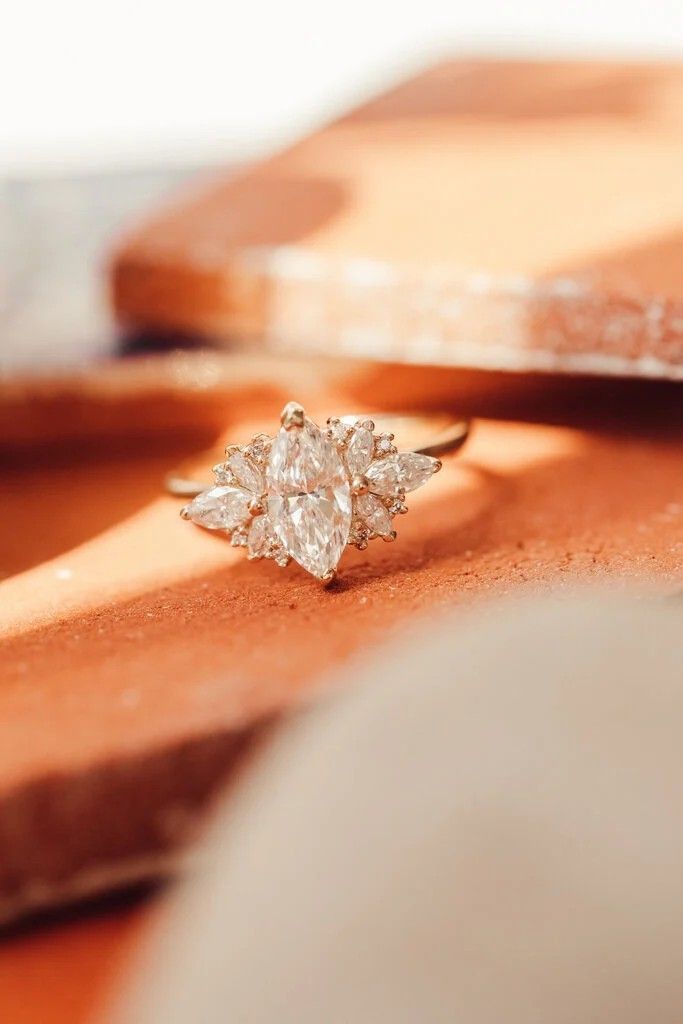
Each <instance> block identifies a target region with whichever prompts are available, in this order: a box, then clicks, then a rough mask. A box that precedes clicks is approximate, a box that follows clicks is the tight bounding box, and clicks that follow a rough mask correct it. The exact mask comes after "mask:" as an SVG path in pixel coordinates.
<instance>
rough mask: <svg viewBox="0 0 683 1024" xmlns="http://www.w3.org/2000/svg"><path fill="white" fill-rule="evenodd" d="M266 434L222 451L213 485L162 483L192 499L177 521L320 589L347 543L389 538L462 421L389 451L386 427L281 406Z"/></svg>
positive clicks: (173, 477) (390, 421) (462, 435)
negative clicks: (295, 572)
mask: <svg viewBox="0 0 683 1024" xmlns="http://www.w3.org/2000/svg"><path fill="white" fill-rule="evenodd" d="M381 419H382V420H386V421H387V426H388V427H390V428H393V429H395V430H400V429H401V428H403V427H406V426H407V427H408V428H413V432H414V428H415V427H416V426H417V427H418V428H419V427H420V426H422V427H423V428H424V424H425V422H427V424H428V425H431V427H432V428H434V423H433V420H434V418H433V417H432V419H431V424H430V418H429V417H425V416H418V415H401V416H389V417H387V416H382V417H381ZM280 422H281V427H280V430H279V431H278V432H277V434H276V435H275V436H274V437H270V436H268V435H267V434H257V435H256V436H255V437H254V438H252V440H251V441H250V442H249V443H248V444H245V445H228V446H227V448H226V449H225V460H224V461H222V462H220V463H219V464H218V465H216V466H214V468H213V473H214V477H215V480H214V482H213V484H210V485H209V484H201V483H198V482H196V481H194V480H188V479H186V478H185V477H184V476H183V475H182V474H179V473H171V474H170V475H169V476H168V477H167V478H166V487H167V489H168V490H169V491H170V492H171V493H172V494H174V495H176V496H180V497H191V498H192V499H193V500H192V501H190V503H189V504H188V505H185V506H184V508H182V509H181V511H180V514H181V516H182V517H183V519H187V520H191V521H192V522H193V523H196V524H197V525H198V526H203V527H204V528H205V529H208V530H220V531H223V532H225V533H227V534H228V535H230V537H231V541H232V544H233V545H235V546H236V547H245V548H246V549H247V557H248V558H250V559H259V558H270V559H273V560H274V561H275V562H276V563H277V564H278V565H282V566H285V565H288V564H289V562H290V561H291V560H294V561H295V562H297V563H298V564H299V565H300V566H302V567H303V568H304V569H306V571H307V572H309V573H311V575H312V576H315V577H316V578H317V579H319V580H322V581H323V582H325V583H327V582H329V581H330V580H332V579H333V578H334V576H335V573H336V570H337V565H338V563H339V560H340V558H341V556H342V554H343V552H344V548H345V547H346V546H347V545H353V546H355V547H357V548H360V549H361V550H363V549H364V548H366V547H367V546H368V543H369V541H371V540H374V539H375V538H377V537H381V538H382V539H383V540H385V541H392V540H395V538H396V531H395V530H394V528H393V519H394V517H395V516H397V515H401V514H403V513H405V512H407V511H408V509H407V506H406V504H405V496H406V493H407V492H409V491H414V490H415V489H416V488H418V487H421V486H422V485H423V484H426V483H427V481H428V480H429V479H430V478H431V476H432V475H433V474H434V473H436V472H437V471H438V470H439V469H440V468H441V462H440V461H439V459H438V458H436V456H437V455H442V454H445V453H446V452H452V451H456V450H457V449H458V448H460V447H461V446H462V445H463V444H464V442H465V441H466V439H467V436H468V433H469V422H468V421H467V420H456V419H453V418H449V419H448V420H447V421H446V423H445V426H444V425H443V424H442V425H441V430H440V432H439V433H438V434H437V436H435V437H431V438H430V443H428V444H425V445H423V446H422V447H415V448H414V449H413V450H411V451H399V450H398V449H397V447H396V445H395V444H394V433H393V432H392V430H391V429H389V430H388V431H386V432H384V431H382V430H379V429H378V427H377V426H376V423H375V418H374V417H373V418H368V417H364V416H343V417H340V418H330V419H329V420H328V421H327V426H326V427H324V428H321V427H319V426H318V425H317V424H316V423H314V422H313V420H311V419H309V417H308V416H307V415H306V413H305V412H304V409H303V407H302V406H301V405H298V404H297V403H296V402H289V403H288V404H287V405H286V406H285V408H284V409H283V410H282V414H281V417H280Z"/></svg>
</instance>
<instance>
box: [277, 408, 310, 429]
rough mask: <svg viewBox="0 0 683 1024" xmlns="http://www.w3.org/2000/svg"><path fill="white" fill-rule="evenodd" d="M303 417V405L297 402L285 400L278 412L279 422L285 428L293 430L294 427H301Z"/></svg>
mask: <svg viewBox="0 0 683 1024" xmlns="http://www.w3.org/2000/svg"><path fill="white" fill-rule="evenodd" d="M304 419H305V413H304V407H303V405H299V403H298V402H287V405H286V406H285V407H284V409H283V410H282V412H281V413H280V423H281V424H282V426H283V427H284V428H285V430H293V429H294V428H295V427H303V425H304Z"/></svg>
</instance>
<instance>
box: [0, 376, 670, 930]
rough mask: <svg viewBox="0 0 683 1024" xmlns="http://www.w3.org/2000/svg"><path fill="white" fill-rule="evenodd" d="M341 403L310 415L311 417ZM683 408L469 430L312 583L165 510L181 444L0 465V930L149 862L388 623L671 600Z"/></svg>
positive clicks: (641, 400) (172, 846)
mask: <svg viewBox="0 0 683 1024" xmlns="http://www.w3.org/2000/svg"><path fill="white" fill-rule="evenodd" d="M347 401H348V399H345V398H343V397H341V396H332V395H330V396H327V398H326V399H325V405H324V407H321V406H319V407H318V409H316V408H315V407H312V406H311V408H310V411H311V413H312V414H313V415H317V414H318V413H319V414H320V415H319V418H320V419H322V418H323V417H324V416H326V415H327V414H328V413H329V412H330V411H337V410H340V409H343V408H348V405H347ZM680 408H681V407H680V401H679V392H678V390H677V389H676V388H675V387H671V388H661V387H658V386H656V385H652V386H650V387H645V386H643V387H642V388H640V389H635V390H631V391H630V392H628V401H627V403H626V407H625V408H622V409H621V412H619V409H618V408H617V407H615V408H612V411H611V412H609V413H606V412H602V411H601V409H600V403H597V402H595V401H593V404H592V406H591V407H590V408H585V407H584V408H583V410H582V407H581V404H580V403H579V405H578V406H577V407H576V408H575V409H574V410H573V412H572V411H571V409H570V408H569V407H568V408H567V409H565V414H566V422H565V423H564V424H562V423H560V422H558V423H556V424H554V425H544V424H539V423H531V422H524V420H523V414H522V411H521V410H520V418H519V419H518V420H517V421H516V422H513V421H502V420H494V419H487V418H482V419H480V420H479V421H477V422H476V424H475V428H474V432H473V436H472V438H471V441H470V442H469V443H468V446H467V448H466V449H465V450H464V452H463V454H462V455H461V456H458V457H456V458H454V459H453V460H451V461H446V462H445V464H444V469H443V471H442V472H441V473H440V474H439V475H438V476H437V477H435V478H434V480H433V481H432V482H431V483H430V486H428V487H425V488H424V489H423V490H421V491H418V492H416V493H415V494H414V495H411V501H410V508H411V511H410V513H409V514H408V515H407V516H405V517H403V518H402V519H401V520H400V521H399V522H398V527H399V539H398V541H397V542H396V543H395V544H394V545H387V544H383V543H382V542H381V541H376V542H374V543H373V544H371V546H370V547H369V548H368V550H367V551H365V552H357V551H355V550H350V551H349V553H348V554H346V555H345V556H344V559H343V562H342V565H341V573H340V578H339V580H338V581H337V582H336V583H335V584H334V585H333V586H332V587H330V588H329V589H327V590H324V589H321V588H320V586H319V585H318V584H317V583H316V582H315V581H314V580H313V579H312V578H311V577H309V576H308V575H307V574H306V573H304V572H303V571H302V570H300V569H299V568H298V567H297V566H295V565H293V566H290V567H289V568H288V569H286V570H282V569H279V568H278V567H277V566H275V565H274V564H272V563H250V562H248V561H247V560H246V559H245V557H244V552H243V551H241V550H239V549H233V548H231V547H230V546H229V544H228V543H226V542H225V541H224V540H223V539H222V538H219V537H217V536H215V535H213V534H209V533H206V532H203V531H202V530H200V529H198V528H196V527H194V526H193V525H191V524H188V523H185V522H183V521H182V520H181V519H180V518H179V517H178V514H177V512H178V504H179V503H178V502H177V501H176V500H175V499H172V498H171V497H166V496H163V495H161V494H160V492H159V482H160V479H161V478H162V476H163V474H164V472H165V471H166V470H167V469H169V468H171V467H172V466H173V465H174V464H175V463H176V462H177V461H178V459H179V458H180V457H181V456H187V455H188V454H190V452H189V451H188V443H185V444H184V446H183V445H178V444H175V445H173V446H172V447H171V448H170V449H156V450H155V449H153V448H149V447H145V446H143V445H140V444H139V443H138V442H130V443H129V446H128V448H127V449H126V447H125V446H124V445H123V442H122V441H121V442H120V443H119V446H118V448H115V449H112V450H108V449H107V448H106V447H103V446H97V447H96V449H95V450H90V451H87V450H85V449H81V450H80V451H79V453H78V455H77V456H76V455H74V454H73V453H72V454H64V452H63V451H60V450H59V449H55V450H50V449H45V450H44V451H43V452H42V454H41V453H40V452H39V451H36V452H35V453H34V455H33V457H32V458H31V459H30V460H29V461H28V464H26V462H25V461H24V460H23V457H22V459H19V460H16V459H15V460H14V461H12V459H11V458H10V457H9V456H8V461H9V464H8V465H7V466H6V467H5V470H4V473H3V491H4V493H3V497H2V504H3V517H4V524H5V529H4V530H3V540H2V550H1V558H2V563H1V564H2V569H3V572H4V574H5V575H6V578H5V580H4V581H3V582H2V584H1V585H0V628H1V630H2V638H3V639H2V662H1V674H2V686H1V687H0V866H1V867H0V907H1V908H2V913H3V916H5V917H11V916H12V915H14V914H16V913H19V912H21V911H23V910H25V909H26V908H27V907H31V906H41V905H44V904H46V903H50V902H54V901H60V900H64V899H68V898H71V897H73V896H74V895H77V894H79V893H87V892H91V891H99V890H101V889H104V888H107V887H111V886H112V885H114V884H117V883H120V882H125V881H128V880H131V879H135V878H140V877H142V878H144V877H148V876H150V875H152V876H153V875H155V874H156V873H158V872H159V871H161V870H163V869H164V868H165V867H166V866H167V865H168V863H169V860H170V859H172V858H173V855H174V853H175V852H176V851H177V848H178V847H179V845H182V843H183V842H184V841H185V840H186V839H187V838H188V836H189V835H190V834H191V833H192V830H193V827H194V826H195V824H196V821H197V819H198V817H200V814H199V812H200V811H201V810H202V809H203V808H204V807H205V805H206V803H207V801H208V800H209V799H210V798H211V796H212V795H213V793H214V792H215V790H216V788H217V786H218V784H219V782H221V781H223V780H224V779H225V778H226V777H228V776H229V775H230V772H231V769H232V768H233V767H234V765H235V763H236V761H237V760H238V759H239V758H240V756H241V755H242V754H243V752H244V750H245V748H246V747H247V746H248V744H249V741H250V739H251V737H252V735H253V733H254V726H255V724H256V723H258V722H261V721H263V720H264V719H267V718H269V717H270V716H271V715H272V714H273V713H278V712H280V711H281V710H282V709H283V708H284V707H287V706H288V705H290V704H291V703H292V702H293V701H296V700H298V699H299V698H300V697H302V696H303V695H305V694H308V693H309V692H310V691H311V688H312V687H314V686H315V684H316V683H318V682H319V681H320V680H321V679H322V677H323V676H324V674H325V673H326V671H327V670H328V669H329V668H330V667H331V666H332V665H334V664H338V663H340V662H341V661H343V660H344V659H346V658H347V657H349V656H350V655H351V654H355V653H357V652H359V651H361V650H363V649H366V648H369V647H370V646H372V645H375V644H379V643H381V642H382V641H383V640H384V639H385V638H386V636H387V634H388V632H390V631H391V630H392V629H393V628H401V627H403V626H405V625H406V624H410V625H412V624H414V623H415V621H416V620H417V619H418V618H419V616H420V615H425V616H430V615H433V613H434V612H435V611H437V610H438V609H440V608H443V607H447V606H453V605H456V606H457V605H463V606H464V605H468V604H470V603H471V602H472V601H476V600H480V599H484V598H490V597H494V596H499V595H504V594H508V593H511V592H513V591H515V590H519V589H523V588H529V587H538V586H539V585H541V586H544V587H552V588H563V587H564V586H566V585H567V584H569V583H572V584H573V583H576V582H587V581H592V580H605V579H613V580H615V581H619V582H620V583H627V582H628V583H631V584H635V585H639V586H641V587H645V588H650V587H654V588H656V589H657V590H658V591H661V592H662V593H672V592H675V591H676V589H677V588H678V587H680V586H681V584H682V583H683V426H682V421H681V411H680ZM278 409H279V405H277V406H274V408H273V410H272V413H271V414H270V415H269V416H268V418H267V419H264V420H262V421H260V422H257V421H255V420H254V419H253V417H252V418H251V419H250V421H249V422H248V423H247V422H246V410H245V409H244V407H242V408H240V407H239V406H237V405H235V407H234V408H233V409H232V416H233V422H232V426H231V427H230V428H229V430H228V434H229V437H230V438H231V439H232V440H235V439H236V440H242V439H246V438H247V436H249V435H250V433H251V431H252V430H254V429H256V428H258V427H259V426H264V427H270V428H272V427H273V425H274V420H275V419H276V417H277V411H278ZM558 410H559V406H558ZM240 417H242V420H240ZM558 419H559V417H558ZM587 423H590V429H588V427H587V425H586V424H587ZM397 440H399V441H400V438H399V439H397ZM197 457H198V459H199V462H200V463H203V464H205V460H204V457H203V456H201V455H198V456H197ZM206 458H209V456H206ZM37 837H40V841H36V840H37Z"/></svg>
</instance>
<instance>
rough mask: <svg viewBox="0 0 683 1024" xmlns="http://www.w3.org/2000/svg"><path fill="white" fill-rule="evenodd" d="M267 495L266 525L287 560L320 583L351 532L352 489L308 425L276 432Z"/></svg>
mask: <svg viewBox="0 0 683 1024" xmlns="http://www.w3.org/2000/svg"><path fill="white" fill-rule="evenodd" d="M266 494H267V502H268V519H269V521H270V524H271V526H272V529H273V532H274V533H275V536H276V537H277V539H278V540H279V541H280V544H281V545H282V547H283V548H284V550H285V551H286V552H287V554H288V555H290V556H291V557H292V558H293V559H294V560H295V561H296V562H298V563H299V565H301V566H302V567H303V568H304V569H306V570H307V571H308V572H310V573H312V575H313V576H317V577H319V578H323V577H325V576H326V575H327V574H328V573H329V572H330V571H331V570H333V569H335V568H336V566H337V563H338V561H339V559H340V558H341V555H342V552H343V551H344V547H345V546H346V542H347V540H348V536H349V530H350V528H351V488H350V484H349V479H348V473H347V471H346V469H345V467H344V463H343V461H342V457H341V455H340V454H339V451H338V449H337V447H336V445H335V444H334V443H333V442H332V441H331V440H330V438H329V437H327V436H326V434H325V433H324V432H323V431H322V430H320V428H319V427H318V426H316V424H315V423H313V421H312V420H309V419H307V418H304V420H303V425H301V426H299V425H291V426H288V427H285V426H283V427H282V429H281V430H280V431H279V433H278V435H277V436H276V438H275V440H274V441H273V444H272V446H271V449H270V455H269V458H268V464H267V467H266Z"/></svg>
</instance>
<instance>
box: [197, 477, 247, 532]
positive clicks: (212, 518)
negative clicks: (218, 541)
mask: <svg viewBox="0 0 683 1024" xmlns="http://www.w3.org/2000/svg"><path fill="white" fill-rule="evenodd" d="M250 498H251V495H250V494H247V492H246V491H243V490H242V489H241V488H240V487H211V488H209V490H208V491H202V493H201V494H198V495H197V497H196V498H194V499H193V500H192V501H191V502H190V504H189V505H187V506H186V507H185V510H184V515H185V518H186V519H191V520H192V522H193V523H197V525H198V526H203V527H204V528H205V529H207V530H234V529H236V528H237V527H238V526H241V524H242V523H243V522H244V521H245V520H246V519H248V518H249V500H250Z"/></svg>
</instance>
